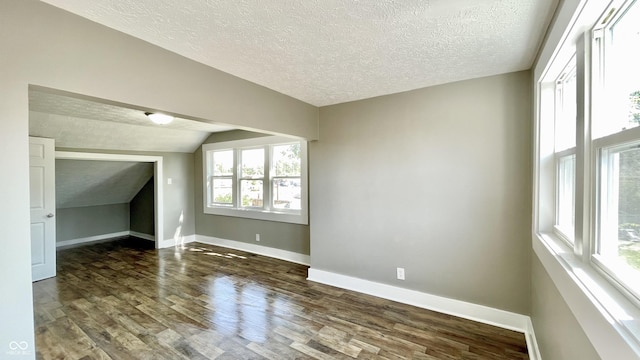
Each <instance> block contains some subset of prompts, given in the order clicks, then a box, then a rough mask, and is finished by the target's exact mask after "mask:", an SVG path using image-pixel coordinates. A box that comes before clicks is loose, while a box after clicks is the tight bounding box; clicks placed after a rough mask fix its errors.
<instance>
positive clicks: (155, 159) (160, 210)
mask: <svg viewBox="0 0 640 360" xmlns="http://www.w3.org/2000/svg"><path fill="white" fill-rule="evenodd" d="M56 159H65V160H97V161H133V162H150V163H154V167H153V175H154V178H153V182H154V184H153V185H154V186H153V194H154V202H155V206H154V210H153V213H154V216H155V226H156V228H155V232H156V240H155V241H156V249H159V248H161V246H159V243H158V239H162V238H163V235H164V191H163V184H164V177H163V174H162V169H163V168H164V165H163V157H162V156H148V155H130V154H108V153H91V152H71V151H56Z"/></svg>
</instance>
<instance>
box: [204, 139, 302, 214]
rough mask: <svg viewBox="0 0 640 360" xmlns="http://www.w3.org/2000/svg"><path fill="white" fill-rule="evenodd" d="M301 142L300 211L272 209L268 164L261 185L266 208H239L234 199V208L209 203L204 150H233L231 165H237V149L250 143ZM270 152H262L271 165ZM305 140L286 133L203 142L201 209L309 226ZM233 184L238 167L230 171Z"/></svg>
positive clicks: (212, 212)
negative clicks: (209, 204)
mask: <svg viewBox="0 0 640 360" xmlns="http://www.w3.org/2000/svg"><path fill="white" fill-rule="evenodd" d="M294 142H299V143H300V159H301V162H300V201H301V209H300V211H299V212H297V211H283V210H278V209H272V208H271V205H270V204H269V203H270V202H271V196H270V195H269V194H270V192H271V190H270V189H271V180H272V179H273V176H270V175H269V170H270V169H269V167H265V173H264V178H263V179H262V180H263V185H264V199H266V200H267V201H266V203H265V208H264V209H251V208H242V207H239V206H238V204H236V202H237V199H236V200H234V205H235V206H236V207H225V206H208V203H209V199H208V197H207V193H208V183H209V179H208V176H207V167H208V164H209V161H208V159H209V157H208V155H207V153H209V152H211V151H215V150H233V151H234V164H235V165H236V166H237V165H238V164H237V162H238V159H237V156H238V155H237V153H236V152H237V150H238V149H241V148H247V147H253V146H263V147H268V148H271V145H278V144H286V143H294ZM271 160H272V153H271V151H268V152H267V153H265V164H267V163H268V164H270V165H271V166H273V164H271ZM308 162H309V156H308V142H307V141H305V140H302V139H294V138H290V137H285V136H269V137H259V138H253V139H244V140H232V141H225V142H217V143H208V144H203V145H202V175H201V176H202V177H203V181H202V211H203V212H204V213H205V214H211V215H222V216H232V217H240V218H246V219H256V220H265V221H276V222H285V223H291V224H301V225H308V224H309V170H308ZM232 178H233V184H234V186H236V190H235V191H237V184H238V182H239V181H240V178H239V177H238V172H237V170H236V171H234V173H233V176H232Z"/></svg>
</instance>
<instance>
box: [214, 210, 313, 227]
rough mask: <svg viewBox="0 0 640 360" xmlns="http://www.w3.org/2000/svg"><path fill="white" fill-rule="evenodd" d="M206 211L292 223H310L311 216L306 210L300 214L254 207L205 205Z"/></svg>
mask: <svg viewBox="0 0 640 360" xmlns="http://www.w3.org/2000/svg"><path fill="white" fill-rule="evenodd" d="M204 213H205V214H209V215H221V216H232V217H239V218H245V219H254V220H265V221H276V222H284V223H291V224H300V225H309V216H307V214H306V213H305V212H304V211H301V213H300V214H296V213H288V212H276V211H264V210H252V209H235V208H223V207H205V208H204Z"/></svg>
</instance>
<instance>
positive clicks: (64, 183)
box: [56, 160, 153, 208]
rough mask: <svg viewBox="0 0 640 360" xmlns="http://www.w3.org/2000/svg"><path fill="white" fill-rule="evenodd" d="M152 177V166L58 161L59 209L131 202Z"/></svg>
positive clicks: (126, 163) (57, 197) (147, 164)
mask: <svg viewBox="0 0 640 360" xmlns="http://www.w3.org/2000/svg"><path fill="white" fill-rule="evenodd" d="M152 176H153V164H151V163H136V162H122V161H90V160H56V207H57V208H72V207H82V206H98V205H109V204H126V203H129V202H130V201H131V200H132V199H133V198H134V196H136V194H138V192H139V191H140V189H142V187H143V186H144V185H145V184H146V183H147V181H149V179H150V178H151V177H152Z"/></svg>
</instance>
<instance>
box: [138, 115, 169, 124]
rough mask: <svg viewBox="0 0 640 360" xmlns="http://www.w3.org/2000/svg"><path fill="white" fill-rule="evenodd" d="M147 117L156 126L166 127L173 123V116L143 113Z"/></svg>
mask: <svg viewBox="0 0 640 360" xmlns="http://www.w3.org/2000/svg"><path fill="white" fill-rule="evenodd" d="M144 114H145V115H147V117H148V118H149V119H150V120H151V121H153V122H154V123H156V124H158V125H166V124H168V123H170V122H172V121H173V116H171V115H167V114H161V113H150V112H146V113H144Z"/></svg>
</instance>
